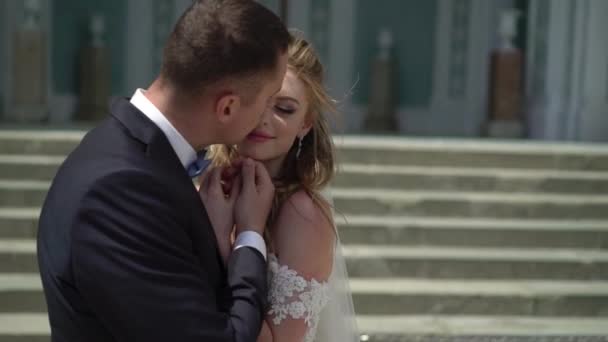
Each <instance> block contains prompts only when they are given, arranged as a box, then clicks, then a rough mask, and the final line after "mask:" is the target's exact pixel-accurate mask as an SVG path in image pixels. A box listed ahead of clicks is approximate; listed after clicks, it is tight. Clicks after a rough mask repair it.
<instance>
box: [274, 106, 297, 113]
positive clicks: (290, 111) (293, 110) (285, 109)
mask: <svg viewBox="0 0 608 342" xmlns="http://www.w3.org/2000/svg"><path fill="white" fill-rule="evenodd" d="M274 109H276V110H277V111H278V112H281V113H283V114H293V113H295V112H296V110H295V109H294V108H287V107H281V106H274Z"/></svg>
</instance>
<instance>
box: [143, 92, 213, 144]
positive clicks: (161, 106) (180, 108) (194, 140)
mask: <svg viewBox="0 0 608 342" xmlns="http://www.w3.org/2000/svg"><path fill="white" fill-rule="evenodd" d="M144 95H145V96H146V98H147V99H148V100H149V101H150V102H152V104H154V106H156V108H158V110H159V111H160V112H161V113H162V114H163V115H164V116H165V118H167V120H168V121H169V122H170V123H171V125H173V127H175V129H176V130H177V131H178V132H179V133H180V134H181V135H182V136H183V137H184V139H186V141H187V142H188V143H189V144H190V145H191V146H192V147H193V148H194V149H195V150H196V151H200V150H202V149H204V148H206V147H207V146H209V145H210V144H212V142H213V135H212V133H213V132H205V131H204V130H205V128H206V127H208V125H203V124H201V121H202V120H203V118H200V117H198V118H197V113H195V111H194V110H193V109H192V108H193V107H194V106H193V105H192V103H190V102H188V101H185V100H184V99H183V97H182V98H180V99H178V96H176V94H175V93H174V91H173V90H171V89H170V88H169V87H166V86H163V85H162V84H161V82H160V81H159V80H156V81H154V83H152V84H151V85H150V87H149V88H148V91H146V93H145V94H144ZM199 115H200V114H199ZM197 121H198V122H197ZM201 127H202V128H201Z"/></svg>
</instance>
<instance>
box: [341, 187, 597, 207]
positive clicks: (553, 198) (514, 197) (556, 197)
mask: <svg viewBox="0 0 608 342" xmlns="http://www.w3.org/2000/svg"><path fill="white" fill-rule="evenodd" d="M331 193H332V195H333V197H334V199H338V198H345V199H378V200H382V201H412V202H417V201H423V200H424V201H427V200H448V201H469V202H502V203H509V202H511V203H530V204H535V203H556V204H579V205H580V204H608V195H595V194H593V195H590V194H539V193H526V192H524V193H496V192H465V191H407V190H393V189H390V190H389V189H376V188H332V189H331Z"/></svg>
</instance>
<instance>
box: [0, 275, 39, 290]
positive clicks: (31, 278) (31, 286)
mask: <svg viewBox="0 0 608 342" xmlns="http://www.w3.org/2000/svg"><path fill="white" fill-rule="evenodd" d="M16 290H17V291H31V290H40V291H42V280H41V279H40V275H38V274H37V273H0V292H1V291H16Z"/></svg>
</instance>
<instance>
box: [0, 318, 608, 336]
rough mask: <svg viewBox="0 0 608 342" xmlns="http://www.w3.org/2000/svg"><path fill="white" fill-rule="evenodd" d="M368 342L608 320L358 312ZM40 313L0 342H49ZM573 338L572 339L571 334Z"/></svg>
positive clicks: (593, 331)
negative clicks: (363, 313)
mask: <svg viewBox="0 0 608 342" xmlns="http://www.w3.org/2000/svg"><path fill="white" fill-rule="evenodd" d="M357 325H358V327H359V330H360V332H361V335H362V338H361V341H366V342H389V341H391V342H438V341H441V342H457V341H458V342H464V341H467V342H579V341H580V342H606V339H607V338H606V337H602V336H607V335H608V320H607V319H605V318H580V317H519V316H462V315H458V316H450V315H433V316H430V315H384V316H383V315H360V316H358V317H357ZM49 334H50V327H49V323H48V317H47V315H46V314H43V313H35V314H31V313H26V314H20V313H6V314H0V342H43V341H44V342H48V341H49ZM575 336H576V337H575Z"/></svg>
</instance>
